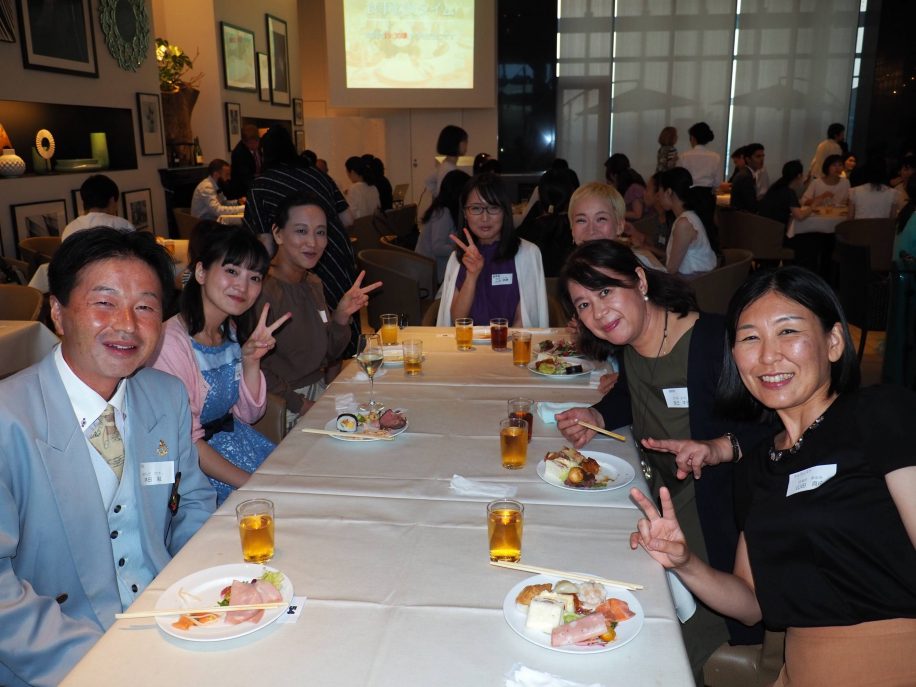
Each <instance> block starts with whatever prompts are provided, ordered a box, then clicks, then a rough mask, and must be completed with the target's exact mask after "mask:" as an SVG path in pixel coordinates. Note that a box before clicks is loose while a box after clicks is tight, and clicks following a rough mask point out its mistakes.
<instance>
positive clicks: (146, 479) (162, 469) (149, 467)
mask: <svg viewBox="0 0 916 687" xmlns="http://www.w3.org/2000/svg"><path fill="white" fill-rule="evenodd" d="M174 483H175V463H174V462H173V461H171V460H163V461H156V462H154V463H140V484H142V485H144V486H147V487H152V486H155V485H157V484H174Z"/></svg>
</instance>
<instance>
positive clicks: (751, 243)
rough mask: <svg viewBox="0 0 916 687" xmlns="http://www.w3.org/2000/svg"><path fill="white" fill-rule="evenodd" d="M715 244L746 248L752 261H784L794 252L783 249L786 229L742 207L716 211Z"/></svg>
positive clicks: (792, 256)
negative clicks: (717, 221)
mask: <svg viewBox="0 0 916 687" xmlns="http://www.w3.org/2000/svg"><path fill="white" fill-rule="evenodd" d="M718 216H719V222H720V224H719V246H720V247H722V248H742V249H744V250H749V251H750V252H751V254H752V255H753V256H754V258H753V259H754V260H756V261H760V260H769V261H775V262H779V261H786V260H791V259H792V258H794V257H795V254H794V251H792V250H790V249H788V248H783V245H782V239H783V236H785V233H786V228H785V227H784V226H783V225H782V224H780V223H779V222H777V221H775V220H772V219H768V218H766V217H761V216H760V215H754V214H752V213H750V212H744V211H743V210H722V211H721V212H720V213H719V215H718Z"/></svg>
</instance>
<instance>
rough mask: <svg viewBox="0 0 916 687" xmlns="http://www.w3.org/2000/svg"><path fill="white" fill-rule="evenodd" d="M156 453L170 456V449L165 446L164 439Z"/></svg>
mask: <svg viewBox="0 0 916 687" xmlns="http://www.w3.org/2000/svg"><path fill="white" fill-rule="evenodd" d="M156 453H157V454H159V455H160V456H167V455H169V447H168V446H166V445H165V442H164V441H163V440H162V439H160V440H159V448H157V449H156Z"/></svg>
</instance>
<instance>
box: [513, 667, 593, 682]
mask: <svg viewBox="0 0 916 687" xmlns="http://www.w3.org/2000/svg"><path fill="white" fill-rule="evenodd" d="M506 687H604V686H603V685H602V684H601V683H600V682H591V683H584V682H573V681H572V680H567V679H566V678H562V677H557V676H556V675H551V674H550V673H544V672H541V671H540V670H534V669H533V668H529V667H528V666H523V665H522V664H521V663H516V664H515V665H514V666H512V669H511V670H510V671H509V672H508V673H506Z"/></svg>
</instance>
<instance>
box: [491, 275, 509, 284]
mask: <svg viewBox="0 0 916 687" xmlns="http://www.w3.org/2000/svg"><path fill="white" fill-rule="evenodd" d="M490 285H491V286H511V285H512V273H511V272H509V273H508V274H494V275H492V276H491V277H490Z"/></svg>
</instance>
